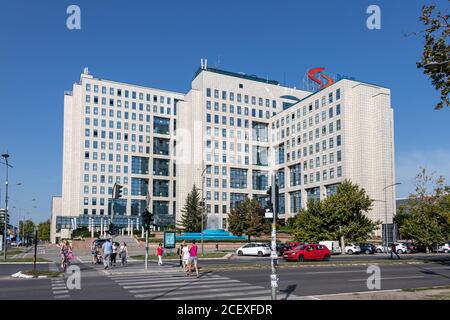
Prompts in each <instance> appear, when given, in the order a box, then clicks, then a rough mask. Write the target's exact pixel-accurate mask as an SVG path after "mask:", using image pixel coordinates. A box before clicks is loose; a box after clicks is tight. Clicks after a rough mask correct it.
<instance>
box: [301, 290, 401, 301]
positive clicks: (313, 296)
mask: <svg viewBox="0 0 450 320" xmlns="http://www.w3.org/2000/svg"><path fill="white" fill-rule="evenodd" d="M400 291H402V290H401V289H390V290H372V291H353V292H341V293H329V294H316V295H312V296H299V297H298V298H308V297H309V298H315V299H316V300H320V298H322V297H332V296H346V295H353V294H370V293H387V292H400Z"/></svg>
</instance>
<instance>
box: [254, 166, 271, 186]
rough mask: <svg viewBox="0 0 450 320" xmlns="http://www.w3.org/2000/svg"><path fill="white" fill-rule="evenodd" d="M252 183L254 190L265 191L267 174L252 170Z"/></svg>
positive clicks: (267, 182) (267, 183)
mask: <svg viewBox="0 0 450 320" xmlns="http://www.w3.org/2000/svg"><path fill="white" fill-rule="evenodd" d="M252 181H253V189H254V190H267V188H268V186H269V174H268V172H267V171H260V170H253V176H252Z"/></svg>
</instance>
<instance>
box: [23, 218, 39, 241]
mask: <svg viewBox="0 0 450 320" xmlns="http://www.w3.org/2000/svg"><path fill="white" fill-rule="evenodd" d="M19 229H20V230H21V231H20V234H21V235H22V236H23V237H24V238H27V237H34V230H35V229H36V225H35V224H34V222H33V221H31V220H25V221H20V223H19Z"/></svg>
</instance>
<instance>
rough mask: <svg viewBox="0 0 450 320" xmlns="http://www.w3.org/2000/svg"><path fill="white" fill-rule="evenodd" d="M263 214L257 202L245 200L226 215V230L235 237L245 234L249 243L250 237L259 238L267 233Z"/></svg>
mask: <svg viewBox="0 0 450 320" xmlns="http://www.w3.org/2000/svg"><path fill="white" fill-rule="evenodd" d="M263 214H264V212H263V208H262V207H261V205H260V204H259V202H258V201H256V200H255V199H249V198H246V199H245V200H244V201H241V202H239V203H238V204H237V205H236V207H235V208H234V209H232V210H231V213H230V214H229V215H228V230H230V231H231V232H232V233H233V234H235V235H237V236H241V235H243V234H245V235H246V236H247V238H248V241H249V242H250V240H251V237H252V236H255V237H259V236H260V235H261V234H263V233H266V232H267V223H266V222H265V221H264V218H263Z"/></svg>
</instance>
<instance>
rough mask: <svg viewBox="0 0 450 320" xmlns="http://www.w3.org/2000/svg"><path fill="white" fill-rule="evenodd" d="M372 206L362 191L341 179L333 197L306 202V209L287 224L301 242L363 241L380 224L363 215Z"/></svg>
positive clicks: (371, 201) (355, 185)
mask: <svg viewBox="0 0 450 320" xmlns="http://www.w3.org/2000/svg"><path fill="white" fill-rule="evenodd" d="M372 203H373V200H371V199H370V197H369V196H368V195H367V194H366V191H365V190H364V189H363V188H361V187H359V186H358V185H357V184H353V183H352V182H351V181H349V180H345V181H343V182H342V183H341V184H340V185H339V187H338V189H337V192H336V193H335V194H333V195H331V196H329V197H327V198H326V199H324V200H322V201H317V200H310V201H309V202H308V206H307V209H302V210H301V211H300V213H299V214H297V215H296V216H295V218H294V220H293V221H292V222H291V224H292V230H293V235H294V237H295V239H296V240H297V241H302V242H315V241H320V240H325V239H339V238H340V237H341V236H343V237H344V238H345V239H346V241H348V242H361V241H365V240H367V238H368V237H370V236H371V235H372V234H373V232H374V231H375V230H376V229H377V226H378V225H379V224H380V223H381V222H379V221H371V220H370V219H369V218H368V217H367V216H366V213H367V212H369V211H370V210H371V209H372Z"/></svg>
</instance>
